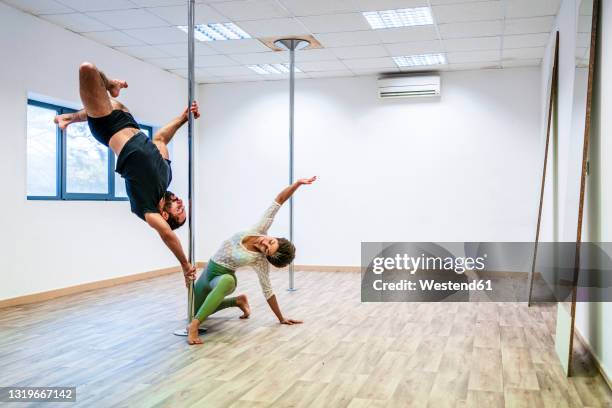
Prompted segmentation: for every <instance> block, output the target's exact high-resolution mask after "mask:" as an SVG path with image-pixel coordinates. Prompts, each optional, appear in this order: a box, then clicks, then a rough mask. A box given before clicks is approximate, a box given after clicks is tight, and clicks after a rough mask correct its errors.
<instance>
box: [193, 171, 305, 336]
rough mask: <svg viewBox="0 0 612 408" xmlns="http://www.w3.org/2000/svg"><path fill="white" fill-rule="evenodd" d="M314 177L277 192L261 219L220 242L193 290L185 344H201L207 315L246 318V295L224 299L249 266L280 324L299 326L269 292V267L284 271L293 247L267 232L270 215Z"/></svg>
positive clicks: (270, 220) (292, 255)
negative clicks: (227, 312) (234, 312)
mask: <svg viewBox="0 0 612 408" xmlns="http://www.w3.org/2000/svg"><path fill="white" fill-rule="evenodd" d="M316 179H317V178H316V177H312V178H309V179H300V180H298V181H296V182H295V183H293V184H292V185H290V186H289V187H287V188H285V189H284V190H283V191H281V192H280V193H279V194H278V196H276V199H275V200H274V202H273V203H272V205H270V207H269V208H268V209H267V210H266V212H265V213H264V216H263V218H262V219H261V220H260V221H259V222H258V223H257V224H255V225H254V226H253V227H252V228H251V229H250V230H248V231H243V232H238V233H236V234H234V235H232V236H231V237H230V238H229V239H227V240H225V241H223V243H222V244H221V247H220V248H219V249H218V250H217V252H216V253H215V255H213V257H212V258H211V259H210V261H209V262H208V266H207V268H206V271H204V273H202V275H201V276H200V278H199V279H198V280H197V282H196V283H195V287H194V305H195V308H194V310H197V313H196V315H195V316H194V319H193V320H192V321H191V323H190V324H189V326H188V327H187V331H188V337H187V342H188V343H189V344H202V340H201V339H200V338H199V337H198V328H199V327H200V324H202V322H203V321H204V320H206V318H207V317H208V316H210V315H211V314H213V313H215V312H217V311H219V310H222V309H225V308H228V307H239V308H240V309H241V310H242V312H243V314H242V316H240V318H241V319H247V318H248V317H249V315H250V313H251V309H250V307H249V302H248V300H247V297H246V295H240V296H237V297H227V298H226V296H227V295H229V294H230V293H232V292H233V291H234V289H236V285H237V283H238V281H237V279H236V274H235V272H236V270H237V269H238V268H241V267H244V266H251V267H253V268H254V269H255V271H256V272H257V277H258V278H259V284H260V285H261V289H262V291H263V294H264V296H265V297H266V300H267V302H268V305H269V306H270V309H272V312H274V314H275V315H276V317H277V318H278V321H279V323H281V324H288V325H292V324H299V323H302V322H301V321H299V320H293V319H287V318H285V317H284V316H283V314H282V313H281V311H280V308H279V306H278V302H277V301H276V295H274V292H273V291H272V285H271V283H270V274H269V265H268V263H271V264H272V265H274V266H275V267H277V268H284V267H285V266H287V265H289V264H290V263H291V262H292V261H293V258H295V247H294V246H293V244H292V243H291V242H289V241H288V240H287V239H285V238H275V237H270V236H268V235H266V234H267V232H268V229H269V228H270V226H271V225H272V222H273V221H274V216H275V215H276V213H277V212H278V210H279V208H280V207H281V205H283V203H284V202H285V201H287V200H288V199H289V198H290V197H291V196H292V195H293V193H294V192H295V191H296V190H297V189H298V188H299V187H300V186H302V185H304V184H312V183H313V182H314V181H315V180H316Z"/></svg>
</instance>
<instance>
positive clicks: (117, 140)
mask: <svg viewBox="0 0 612 408" xmlns="http://www.w3.org/2000/svg"><path fill="white" fill-rule="evenodd" d="M138 132H140V130H138V129H134V128H124V129H121V130H120V131H118V132H117V133H115V134H114V135H113V137H111V139H110V141H109V142H108V145H109V146H110V148H111V149H112V150H113V152H114V153H115V154H116V155H117V156H119V153H121V150H123V146H125V144H126V143H127V142H128V141H129V140H130V139H131V138H133V137H134V135H135V134H136V133H138Z"/></svg>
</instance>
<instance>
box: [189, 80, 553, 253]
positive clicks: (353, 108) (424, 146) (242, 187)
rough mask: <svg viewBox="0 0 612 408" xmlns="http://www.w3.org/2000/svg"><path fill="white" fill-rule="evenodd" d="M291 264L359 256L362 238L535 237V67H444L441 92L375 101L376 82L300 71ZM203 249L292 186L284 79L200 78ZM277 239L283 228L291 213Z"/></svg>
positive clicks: (282, 221) (282, 225)
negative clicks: (208, 81)
mask: <svg viewBox="0 0 612 408" xmlns="http://www.w3.org/2000/svg"><path fill="white" fill-rule="evenodd" d="M296 88H297V89H296V93H297V94H296V118H295V120H296V135H295V138H296V146H295V169H296V176H297V177H304V176H311V175H317V176H319V181H317V183H316V184H315V185H313V186H310V187H305V188H304V189H303V191H300V192H298V193H297V195H296V202H295V206H296V209H295V241H296V242H295V243H296V246H297V248H298V255H297V259H296V262H297V263H298V264H312V265H359V262H360V243H361V242H362V241H527V240H532V239H533V234H534V229H535V227H534V226H535V220H536V215H537V214H536V210H537V194H538V186H539V178H538V177H537V174H539V172H540V161H541V153H540V115H541V112H540V110H541V107H540V99H539V93H538V92H539V89H540V71H539V69H538V68H523V69H510V70H489V71H470V72H468V71H465V72H450V73H443V74H442V98H441V99H416V100H406V99H404V100H379V99H378V95H377V83H376V78H375V77H361V78H336V79H316V80H314V79H309V80H298V82H297V86H296ZM199 93H200V95H201V99H202V104H203V106H205V107H206V109H205V116H206V120H205V121H204V122H203V123H202V127H201V132H202V134H201V140H202V151H201V155H200V164H199V166H200V179H201V180H202V182H201V183H202V184H201V187H202V194H203V196H201V197H199V204H198V214H200V216H199V217H200V218H199V222H198V230H199V231H200V238H201V239H199V240H198V245H199V247H198V253H199V257H200V258H203V257H207V256H210V254H211V253H212V251H214V250H215V249H216V246H217V245H218V244H219V242H220V240H221V239H223V238H225V237H226V236H227V235H229V234H231V233H232V232H234V231H235V230H239V229H241V228H245V227H246V226H248V225H249V224H250V223H251V222H253V221H254V219H255V218H256V217H257V215H258V214H259V213H260V212H261V211H262V210H263V208H264V207H265V206H266V204H267V203H268V202H269V201H270V200H271V199H272V198H273V197H274V194H275V193H276V192H277V191H278V190H280V189H281V188H282V187H284V186H285V184H286V183H287V178H288V176H287V166H288V159H287V157H288V144H287V138H288V136H287V134H288V131H287V127H288V118H287V116H288V85H287V82H286V81H280V82H278V81H272V82H265V83H239V84H215V85H204V86H201V87H200V92H199ZM284 211H285V212H284V213H282V214H281V215H279V218H278V221H277V225H276V226H275V227H274V231H272V233H274V234H286V231H287V224H288V222H287V212H286V209H285V210H284Z"/></svg>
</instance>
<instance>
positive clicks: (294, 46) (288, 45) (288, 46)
mask: <svg viewBox="0 0 612 408" xmlns="http://www.w3.org/2000/svg"><path fill="white" fill-rule="evenodd" d="M274 45H276V46H277V47H279V48H281V49H285V50H289V56H290V64H289V184H290V185H291V184H293V127H294V126H293V125H294V113H295V50H301V49H303V48H305V47H308V46H309V45H310V42H309V41H306V40H302V39H297V38H285V39H281V40H277V41H275V42H274ZM289 241H291V242H293V196H292V197H291V198H289ZM287 290H289V291H294V290H296V289H295V272H294V270H293V262H291V264H290V265H289V288H288V289H287Z"/></svg>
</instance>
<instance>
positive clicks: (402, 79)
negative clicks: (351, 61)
mask: <svg viewBox="0 0 612 408" xmlns="http://www.w3.org/2000/svg"><path fill="white" fill-rule="evenodd" d="M378 95H379V96H380V97H381V98H418V97H426V96H440V75H410V76H393V77H386V78H385V77H383V78H379V79H378Z"/></svg>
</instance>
